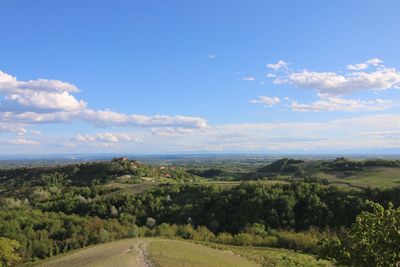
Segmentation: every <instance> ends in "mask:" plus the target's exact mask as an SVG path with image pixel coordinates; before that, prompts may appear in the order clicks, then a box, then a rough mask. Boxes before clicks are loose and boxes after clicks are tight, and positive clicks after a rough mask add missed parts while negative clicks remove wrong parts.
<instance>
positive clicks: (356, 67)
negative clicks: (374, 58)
mask: <svg viewBox="0 0 400 267" xmlns="http://www.w3.org/2000/svg"><path fill="white" fill-rule="evenodd" d="M347 68H348V69H349V70H365V69H366V68H368V64H366V63H360V64H354V65H351V64H350V65H347Z"/></svg>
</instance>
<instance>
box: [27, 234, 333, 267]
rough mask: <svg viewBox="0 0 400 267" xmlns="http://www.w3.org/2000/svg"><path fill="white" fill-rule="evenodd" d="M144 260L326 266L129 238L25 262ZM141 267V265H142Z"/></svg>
mask: <svg viewBox="0 0 400 267" xmlns="http://www.w3.org/2000/svg"><path fill="white" fill-rule="evenodd" d="M143 247H146V248H147V250H148V251H147V253H145V254H146V257H148V258H150V260H151V262H152V263H154V265H155V266H158V267H180V266H185V267H186V266H187V267H206V266H207V267H224V266H226V267H228V266H232V267H234V266H243V267H253V266H254V267H255V266H260V267H261V266H276V267H294V266H296V267H301V266H304V267H305V266H307V267H328V266H333V265H332V264H331V263H330V262H328V261H323V260H317V259H316V258H315V257H314V256H312V255H308V254H303V253H299V252H295V251H292V250H286V249H277V248H257V247H240V246H228V245H221V244H215V243H208V242H189V241H181V240H166V239H157V238H133V239H124V240H119V241H114V242H109V243H105V244H100V245H94V246H89V247H86V248H83V249H78V250H74V251H70V252H68V253H66V254H61V255H58V256H56V257H52V258H50V259H47V260H44V261H40V262H36V263H27V264H25V265H24V266H40V267H78V266H79V267H80V266H82V267H106V266H120V267H125V266H143V265H140V264H141V263H142V264H143V259H144V258H145V256H143V255H144V254H143V253H141V250H140V248H143ZM144 266H145V265H144Z"/></svg>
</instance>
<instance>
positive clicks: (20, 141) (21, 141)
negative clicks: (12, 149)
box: [1, 138, 40, 145]
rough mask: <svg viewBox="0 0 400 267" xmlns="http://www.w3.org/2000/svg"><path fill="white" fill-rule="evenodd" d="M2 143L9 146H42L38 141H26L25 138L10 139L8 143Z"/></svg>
mask: <svg viewBox="0 0 400 267" xmlns="http://www.w3.org/2000/svg"><path fill="white" fill-rule="evenodd" d="M1 143H3V144H7V145H39V144H40V143H39V142H38V141H35V140H30V139H25V138H16V139H9V140H6V141H2V142H1Z"/></svg>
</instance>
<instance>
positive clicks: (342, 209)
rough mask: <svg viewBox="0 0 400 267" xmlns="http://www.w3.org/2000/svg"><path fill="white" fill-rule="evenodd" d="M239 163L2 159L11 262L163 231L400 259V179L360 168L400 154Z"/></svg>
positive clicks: (4, 242) (377, 262) (5, 255)
mask: <svg viewBox="0 0 400 267" xmlns="http://www.w3.org/2000/svg"><path fill="white" fill-rule="evenodd" d="M231 168H232V163H230V164H225V163H221V162H214V163H213V164H209V163H207V162H203V163H198V162H197V163H187V162H185V163H182V164H180V165H179V164H176V165H175V164H171V163H168V164H152V165H148V164H144V163H141V162H139V161H136V160H130V159H126V158H118V159H113V160H111V161H100V162H88V163H77V164H70V165H55V166H44V167H35V166H29V167H13V168H4V169H1V170H0V207H1V210H0V260H1V263H2V265H3V266H14V265H16V264H22V263H27V262H36V261H39V260H41V259H45V258H48V257H52V256H55V255H58V254H61V253H65V252H67V251H70V250H74V249H78V248H83V247H86V246H89V245H92V244H98V243H104V242H109V241H113V240H117V239H123V238H134V237H157V236H161V237H165V238H171V239H186V240H193V241H196V242H197V241H198V242H208V243H216V244H225V245H234V246H254V247H274V248H286V249H291V250H295V251H301V252H304V253H308V254H312V255H315V256H316V257H319V258H321V259H327V260H330V261H331V262H332V263H334V264H335V265H337V266H342V265H343V266H396V264H397V263H398V262H399V261H400V209H399V208H398V207H399V206H400V187H397V186H395V185H394V186H385V187H376V186H371V184H370V183H366V184H363V182H362V179H363V178H360V179H359V180H357V179H355V178H354V177H359V176H360V177H362V175H363V174H365V175H366V176H368V175H371V172H373V173H374V175H376V172H377V171H385V170H389V171H392V172H394V171H398V173H400V162H399V161H397V160H382V159H376V160H350V159H345V158H337V159H334V160H318V161H315V160H313V161H304V160H297V159H296V160H295V159H280V160H276V161H273V162H264V163H263V162H251V163H249V162H248V161H246V162H245V163H243V162H242V164H239V165H238V166H236V168H238V169H239V170H237V172H236V173H235V175H232V173H233V171H232V170H231ZM333 175H335V177H334V178H332V177H333ZM383 177H384V175H383ZM398 178H400V176H398ZM376 179H379V178H376ZM383 179H384V178H383ZM360 180H361V182H360ZM369 180H370V179H369ZM369 180H368V181H369ZM224 181H226V182H224ZM393 181H394V180H391V182H393ZM399 181H400V179H398V180H397V182H399ZM228 182H229V183H228ZM378 182H379V181H378ZM353 183H354V184H353ZM372 185H373V183H372ZM305 266H306V265H305Z"/></svg>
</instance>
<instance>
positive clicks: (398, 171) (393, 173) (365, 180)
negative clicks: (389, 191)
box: [314, 167, 400, 188]
mask: <svg viewBox="0 0 400 267" xmlns="http://www.w3.org/2000/svg"><path fill="white" fill-rule="evenodd" d="M314 176H317V177H320V178H326V179H328V180H329V181H330V182H332V183H338V184H340V183H348V184H350V185H354V186H358V187H379V188H389V187H394V186H399V185H400V168H388V167H371V168H366V169H365V170H364V171H360V172H356V173H355V174H353V175H344V174H343V173H335V172H318V173H315V174H314Z"/></svg>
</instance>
